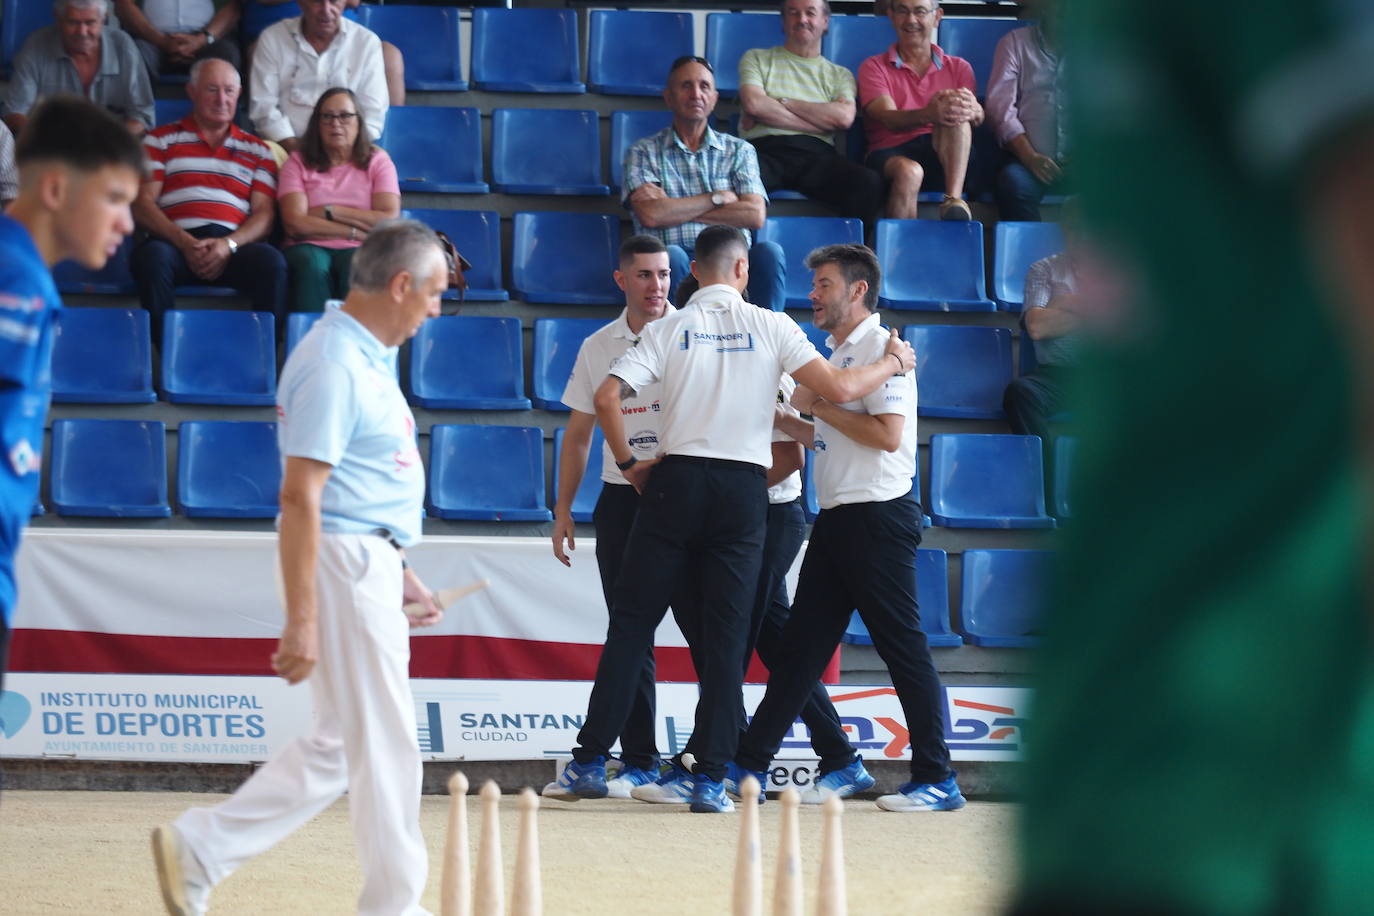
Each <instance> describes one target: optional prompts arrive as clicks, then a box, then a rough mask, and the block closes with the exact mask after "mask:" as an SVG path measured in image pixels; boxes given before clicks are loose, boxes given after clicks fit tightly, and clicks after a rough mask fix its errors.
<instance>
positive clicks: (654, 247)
mask: <svg viewBox="0 0 1374 916" xmlns="http://www.w3.org/2000/svg"><path fill="white" fill-rule="evenodd" d="M667 251H668V246H667V245H665V244H663V240H662V239H660V238H658V237H657V236H653V235H643V234H640V235H632V236H630V237H629V238H627V239H626V240H625V241H623V242H621V243H620V259H619V262H618V263H620V264H621V266H624V265H625V264H628V263H630V262H631V261H633V260H634V259H635V255H639V254H659V253H665V254H666V253H667Z"/></svg>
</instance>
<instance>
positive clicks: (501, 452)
mask: <svg viewBox="0 0 1374 916" xmlns="http://www.w3.org/2000/svg"><path fill="white" fill-rule="evenodd" d="M428 508H429V514H430V515H433V516H436V517H438V518H451V519H487V520H493V521H501V522H546V521H550V520H552V519H553V513H552V512H550V511H549V510H548V507H547V505H546V504H545V499H544V435H543V433H542V432H540V431H539V430H538V429H536V428H535V427H533V426H475V425H464V426H457V425H450V424H443V423H440V424H436V425H434V426H433V427H431V428H430V431H429V496H428Z"/></svg>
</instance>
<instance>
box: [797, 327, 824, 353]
mask: <svg viewBox="0 0 1374 916" xmlns="http://www.w3.org/2000/svg"><path fill="white" fill-rule="evenodd" d="M797 327H799V328H801V329H802V330H803V331H805V332H806V336H807V338H808V339H810V341H811V343H813V344H814V345H815V347H816V349H817V350H820V351H821V356H824V357H825V358H826V359H829V358H830V353H831V350H830V348H829V347H827V346H826V345H825V342H826V340H828V339H829V338H830V332H829V331H822V330H821V329H820V328H818V327H816V326H815V325H814V324H812V323H811V322H809V321H798V322H797Z"/></svg>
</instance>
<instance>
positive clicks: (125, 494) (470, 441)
mask: <svg viewBox="0 0 1374 916" xmlns="http://www.w3.org/2000/svg"><path fill="white" fill-rule="evenodd" d="M165 436H166V427H165V425H164V424H163V423H161V422H160V421H152V420H94V419H59V420H54V421H53V426H52V445H51V449H50V460H49V462H48V465H49V467H50V468H51V475H52V476H51V480H50V493H51V499H52V503H53V507H54V509H55V510H56V512H57V514H58V515H73V516H97V517H111V516H113V517H122V518H162V517H166V516H168V515H170V514H171V509H170V507H169V506H168V504H167V473H166V451H165V442H164V439H165ZM562 441H563V430H561V429H559V430H557V431H556V432H555V434H554V479H555V482H556V481H557V479H558V474H559V472H560V468H559V466H558V464H559V462H558V456H559V455H560V453H561V446H562ZM600 441H601V440H600V439H599V438H597V439H596V441H595V442H594V446H595V447H596V448H599V443H600ZM178 442H179V449H178V462H177V465H178V466H177V480H178V493H177V505H178V509H179V511H180V512H181V513H182V514H183V515H187V516H192V517H209V518H265V517H271V516H273V515H275V514H276V508H277V490H278V489H279V487H280V483H281V478H280V473H281V472H280V468H279V463H280V459H279V457H278V452H277V445H276V434H275V424H272V423H259V422H249V421H211V420H188V421H186V422H184V423H182V424H181V425H180V428H179V438H178ZM1040 450H1041V445H1040V440H1039V438H1038V437H1036V436H1002V435H975V434H959V435H953V434H941V435H936V436H932V437H931V441H930V453H931V477H930V480H931V484H930V488H931V501H930V512H931V515H930V517H931V519H932V520H933V521H934V523H935V524H937V525H940V526H942V527H949V528H1051V527H1054V525H1055V519H1054V518H1052V517H1051V516H1049V515H1048V514H1047V513H1046V510H1045V496H1044V484H1043V481H1042V479H1041V474H1042V472H1041V468H1042V461H1041V455H1040ZM594 454H599V451H596V452H594ZM589 464H590V468H589V470H588V473H586V474H585V475H584V476H583V480H582V485H581V487H580V488H579V490H578V492H577V496H576V498H575V500H574V502H573V518H574V519H575V520H578V521H590V520H591V512H592V508H593V506H595V504H596V498H597V496H598V495H599V494H600V491H601V481H600V479H599V476H600V475H599V474H598V473H597V470H596V469H597V462H596V461H591V462H589ZM111 467H117V468H119V469H120V473H118V474H111V473H110V468H111ZM912 482H913V485H914V486H915V487H916V491H917V495H918V496H919V492H920V481H919V474H918V475H917V477H916V478H913V481H912ZM555 489H556V483H555ZM808 502H809V503H810V506H809V508H810V509H811V510H814V509H815V506H814V492H812V493H811V494H809V500H808ZM426 505H427V508H428V511H429V513H430V514H431V515H434V516H436V517H439V518H447V519H486V520H494V521H548V520H549V519H551V518H552V517H553V516H552V514H551V513H550V512H549V509H548V505H549V501H548V499H547V494H546V493H545V479H544V442H543V433H542V432H541V431H540V430H539V429H538V428H536V427H532V426H483V425H471V424H462V425H460V424H436V425H434V426H433V427H431V429H430V435H429V492H428V496H427V500H426ZM808 514H811V515H812V517H813V518H814V512H810V513H808Z"/></svg>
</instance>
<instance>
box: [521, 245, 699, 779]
mask: <svg viewBox="0 0 1374 916" xmlns="http://www.w3.org/2000/svg"><path fill="white" fill-rule="evenodd" d="M619 264H620V269H619V270H617V271H616V272H615V282H616V285H618V286H619V287H620V288H621V289H622V290H623V291H624V292H625V308H624V310H623V311H621V313H620V317H619V318H617V319H616V320H615V321H612V322H611V323H610V324H608V325H606V326H605V327H604V328H601V329H600V330H598V331H596V332H595V333H593V334H592V335H591V336H589V337H588V338H587V339H586V340H584V341H583V342H582V346H581V348H579V349H578V351H577V361H576V362H575V363H574V364H573V371H572V376H571V377H570V378H569V379H568V385H567V387H566V388H565V389H564V391H563V403H564V404H567V405H568V407H570V408H572V413H571V414H570V415H569V417H568V427H567V429H566V430H564V432H563V450H562V453H561V454H560V455H559V459H558V468H559V472H558V500H557V503H556V504H555V506H554V510H553V554H554V556H555V557H557V558H558V560H559V562H560V563H562V564H563V565H564V566H571V565H572V559H571V557H569V556H568V553H569V552H570V551H572V550H574V549H575V548H576V546H577V545H576V539H575V534H576V525H575V523H574V522H573V517H572V504H573V499H574V498H575V497H576V496H577V488H578V486H579V485H581V483H582V475H583V474H585V473H586V470H587V458H588V454H587V453H588V451H589V450H590V447H591V440H592V431H593V429H594V428H595V426H596V405H595V404H594V403H593V397H594V396H595V394H596V386H597V385H599V384H601V380H602V379H604V378H605V377H606V373H607V372H608V371H609V370H610V367H611V364H612V363H613V362H615V361H616V360H617V359H619V358H620V357H621V355H622V354H624V352H625V351H626V350H628V349H629V348H630V347H632V346H634V345H635V344H636V343H638V342H639V335H640V334H641V333H643V331H644V327H645V326H646V325H647V324H648V323H649V322H651V321H656V320H657V319H659V318H662V317H663V316H664V315H665V314H667V313H668V311H669V310H670V309H671V308H672V305H671V303H669V302H668V285H669V280H670V274H669V269H668V249H667V247H666V246H664V244H663V242H661V241H659V240H658V239H657V238H655V237H654V236H651V235H634V236H631V237H630V238H628V239H626V240H625V241H624V242H623V243H622V244H621V246H620V262H619ZM660 408H661V405H660V404H659V398H658V386H657V385H648V386H646V387H645V388H644V389H643V390H642V391H639V392H637V393H636V394H635V396H634V397H632V398H627V399H626V401H625V403H624V404H623V405H621V413H622V414H623V415H624V417H625V430H626V433H627V434H628V438H627V441H628V443H629V445H630V448H631V449H633V450H634V453H635V454H636V455H638V456H639V457H640V458H644V459H649V458H653V457H654V456H655V455H656V454H658V413H659V410H660ZM601 451H602V454H601V483H602V486H601V495H600V496H599V497H597V500H596V509H595V510H594V511H593V513H592V522H593V523H594V524H595V525H596V565H597V570H598V571H599V572H600V574H601V591H602V594H603V595H604V596H605V598H606V607H607V609H608V610H609V609H610V607H611V606H612V605H611V592H612V589H613V588H614V587H615V580H616V578H617V577H618V576H619V575H620V559H621V557H622V556H623V555H624V553H625V542H626V541H628V540H629V538H630V526H631V525H632V524H634V520H635V509H636V508H637V507H638V505H639V493H637V492H636V491H635V488H634V487H632V486H630V484H629V482H628V481H626V480H625V478H624V477H623V476H622V475H621V473H620V469H619V468H617V467H616V466H615V455H614V454H613V453H612V452H611V449H610V447H609V446H605V445H603V446H602V450H601ZM634 691H635V697H634V704H633V706H631V707H630V714H629V717H628V718H626V720H625V727H624V729H622V731H621V734H620V760H621V764H622V766H621V768H620V772H619V773H618V774H616V777H615V778H614V779H611V780H609V781H608V782H607V784H606V786H607V791H608V794H609V795H610V797H612V798H629V797H630V790H631V789H633V788H635V787H636V786H642V785H646V784H649V783H652V782H653V781H654V780H655V779H657V778H658V770H659V759H658V745H657V741H656V738H655V728H654V653H653V647H652V646H650V647H649V651H648V652H646V653H645V655H644V664H643V666H642V667H641V669H640V676H639V682H638V683H637V684H636V685H635V687H634ZM544 794H546V795H548V796H549V797H552V798H564V799H576V798H577V797H578V796H576V795H569V794H568V793H565V792H563V791H562V790H561V788H560V787H559V785H558V783H556V782H553V783H549V785H548V786H546V787H545V790H544Z"/></svg>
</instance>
